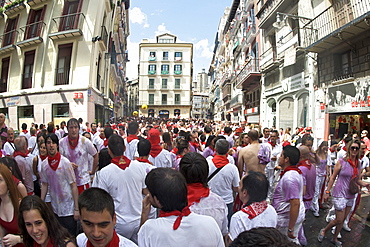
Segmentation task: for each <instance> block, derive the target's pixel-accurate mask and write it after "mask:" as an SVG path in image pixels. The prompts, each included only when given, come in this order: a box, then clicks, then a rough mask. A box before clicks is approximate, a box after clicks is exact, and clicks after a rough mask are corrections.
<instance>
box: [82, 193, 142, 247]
mask: <svg viewBox="0 0 370 247" xmlns="http://www.w3.org/2000/svg"><path fill="white" fill-rule="evenodd" d="M78 208H79V210H80V215H81V216H80V217H81V225H82V229H83V231H84V233H81V234H79V235H78V236H77V238H76V241H77V245H78V246H80V247H135V246H137V245H136V244H134V243H133V242H132V241H130V240H128V239H126V238H125V237H122V236H121V235H119V234H117V232H116V231H115V229H114V228H115V225H116V220H117V218H116V217H117V216H116V213H115V210H114V202H113V198H112V197H111V196H110V195H109V194H108V193H107V192H106V191H105V190H102V189H99V188H90V189H87V190H85V191H84V192H82V194H81V195H80V196H79V198H78Z"/></svg>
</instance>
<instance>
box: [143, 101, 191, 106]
mask: <svg viewBox="0 0 370 247" xmlns="http://www.w3.org/2000/svg"><path fill="white" fill-rule="evenodd" d="M162 103H164V104H162ZM143 104H147V105H148V106H160V105H167V106H179V105H180V106H189V105H192V102H191V101H183V100H181V101H177V100H167V101H154V100H153V101H149V100H148V101H141V102H139V105H143Z"/></svg>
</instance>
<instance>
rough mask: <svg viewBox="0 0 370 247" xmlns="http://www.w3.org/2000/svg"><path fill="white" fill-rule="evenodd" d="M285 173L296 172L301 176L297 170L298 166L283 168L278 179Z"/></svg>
mask: <svg viewBox="0 0 370 247" xmlns="http://www.w3.org/2000/svg"><path fill="white" fill-rule="evenodd" d="M287 171H296V172H298V173H299V174H302V171H301V170H300V169H299V168H298V166H297V165H294V166H288V167H287V168H285V170H284V171H282V172H281V173H280V177H282V176H283V175H284V174H285V173H286V172H287Z"/></svg>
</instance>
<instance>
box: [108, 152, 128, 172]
mask: <svg viewBox="0 0 370 247" xmlns="http://www.w3.org/2000/svg"><path fill="white" fill-rule="evenodd" d="M111 162H112V163H113V164H116V165H117V166H118V167H119V168H121V169H122V170H125V169H126V168H127V167H129V166H130V163H131V160H130V159H128V158H127V157H126V156H124V155H122V156H118V157H114V158H113V159H112V161H111Z"/></svg>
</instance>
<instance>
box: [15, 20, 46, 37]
mask: <svg viewBox="0 0 370 247" xmlns="http://www.w3.org/2000/svg"><path fill="white" fill-rule="evenodd" d="M45 25H46V24H45V22H43V21H39V22H35V23H31V24H28V25H26V26H23V27H21V28H20V29H21V30H22V31H23V32H24V40H27V39H32V38H35V37H40V36H41V32H42V29H43V28H44V26H45Z"/></svg>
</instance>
